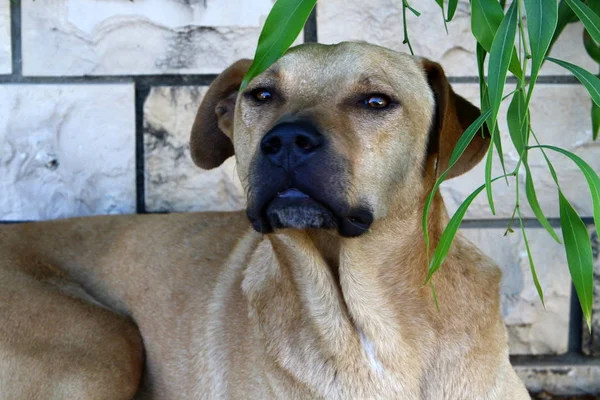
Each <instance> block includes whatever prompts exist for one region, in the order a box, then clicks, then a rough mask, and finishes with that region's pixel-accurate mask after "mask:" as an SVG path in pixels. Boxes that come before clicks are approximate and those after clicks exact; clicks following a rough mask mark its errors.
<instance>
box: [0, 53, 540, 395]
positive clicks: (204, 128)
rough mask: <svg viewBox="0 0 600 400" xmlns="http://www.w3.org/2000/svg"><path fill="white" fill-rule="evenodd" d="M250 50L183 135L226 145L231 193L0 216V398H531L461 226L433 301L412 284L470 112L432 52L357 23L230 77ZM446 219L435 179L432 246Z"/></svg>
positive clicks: (203, 155) (223, 153) (212, 153)
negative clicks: (357, 37) (398, 47)
mask: <svg viewBox="0 0 600 400" xmlns="http://www.w3.org/2000/svg"><path fill="white" fill-rule="evenodd" d="M250 65H251V61H250V60H240V61H238V62H236V63H235V64H233V65H232V66H231V67H229V68H228V69H227V70H225V71H224V72H223V73H221V74H220V75H219V76H218V77H217V78H216V80H215V81H214V82H213V83H212V85H211V86H210V88H209V90H208V92H207V94H206V96H205V98H204V99H203V101H202V104H201V105H200V107H199V110H198V113H197V117H196V120H195V122H194V125H193V128H192V132H191V139H190V151H191V155H192V158H193V160H194V162H195V163H196V164H197V165H198V166H200V167H201V168H204V169H211V168H215V167H217V166H219V165H220V164H221V163H222V162H224V161H225V160H226V159H227V158H229V157H231V156H235V158H236V162H237V172H238V174H239V177H240V180H241V182H242V185H243V187H244V188H245V190H246V194H247V208H246V210H245V213H244V212H232V213H218V212H215V213H191V214H166V215H135V216H100V217H87V218H74V219H66V220H58V221H49V222H38V223H26V224H18V225H10V226H9V225H5V226H2V227H0V257H1V258H0V278H1V279H0V317H1V320H2V324H0V397H1V398H3V399H110V400H118V399H130V398H143V399H146V398H152V399H224V398H230V399H246V398H254V399H269V398H277V399H309V398H325V399H404V400H410V399H435V400H440V399H452V400H457V399H510V400H519V399H529V396H528V394H527V391H526V390H525V387H524V385H523V383H522V382H521V381H520V380H519V379H518V377H517V375H516V374H515V372H514V370H513V368H512V367H511V365H510V362H509V357H508V345H507V332H506V328H505V326H504V324H503V321H502V318H501V315H500V305H499V293H498V291H499V282H500V278H501V274H500V271H499V269H498V268H497V267H496V266H495V265H494V264H493V262H492V261H491V260H490V259H489V258H487V257H486V256H485V255H483V254H482V253H481V252H480V251H479V250H478V249H477V248H476V247H475V246H474V245H473V244H471V243H470V242H468V241H467V240H466V239H465V238H463V237H461V236H460V234H459V235H458V236H457V238H456V239H455V241H454V244H453V246H452V248H451V250H450V252H449V253H448V256H447V258H446V261H445V262H444V264H443V265H442V267H441V269H440V270H439V271H438V272H437V273H436V274H435V275H434V276H433V283H434V284H435V290H436V293H437V306H436V302H435V300H434V298H433V296H432V293H431V290H430V288H429V286H428V285H424V281H425V278H426V275H427V269H428V264H427V260H428V254H427V250H426V246H425V243H424V239H423V231H422V227H421V216H422V212H423V208H424V203H425V199H426V197H427V195H428V193H429V191H430V190H431V189H432V187H433V184H434V182H435V180H436V179H437V177H439V175H440V174H441V173H442V172H443V171H445V170H446V169H447V168H448V165H449V158H450V154H451V152H452V149H453V148H454V146H455V144H456V143H457V141H458V139H459V138H460V136H461V135H462V134H463V132H464V131H465V129H466V128H467V127H468V126H469V125H470V124H471V123H472V122H473V121H474V120H475V119H476V118H477V117H479V115H480V111H479V110H478V109H477V108H476V107H475V106H473V105H472V104H470V103H469V102H468V101H466V100H465V99H463V98H462V97H460V96H458V95H456V94H455V93H454V91H453V90H452V88H451V86H450V84H449V83H448V81H447V79H446V77H445V75H444V72H443V70H442V68H441V67H440V65H438V64H436V63H434V62H431V61H429V60H426V59H422V58H419V57H414V56H410V55H406V54H402V53H398V52H395V51H392V50H388V49H385V48H382V47H378V46H375V45H371V44H367V43H359V42H347V43H341V44H338V45H321V44H304V45H300V46H298V47H294V48H292V49H290V50H289V51H288V52H287V53H286V54H285V55H284V56H283V57H282V58H280V59H279V60H278V61H277V62H276V63H275V64H273V65H272V66H271V67H270V68H269V69H267V70H266V71H265V72H264V73H262V74H260V75H259V76H257V77H256V78H254V79H253V80H252V81H251V82H250V83H249V85H248V86H247V87H246V88H244V89H243V90H240V86H241V82H242V79H243V77H244V75H245V73H246V71H247V70H248V69H249V67H250ZM489 142H490V137H489V132H488V131H486V130H485V129H484V130H483V131H482V132H481V133H478V134H477V135H476V136H475V138H474V139H473V141H472V142H471V144H470V145H469V147H468V148H467V149H466V151H465V154H464V155H463V156H462V157H461V158H460V160H459V161H458V163H457V164H456V165H454V166H453V167H452V168H451V169H450V171H449V173H448V177H449V178H451V177H455V176H458V175H460V174H462V173H464V172H466V171H468V170H469V169H471V168H472V167H473V166H474V165H476V164H477V163H478V162H479V161H480V160H481V159H482V157H483V155H484V154H485V153H486V151H487V149H488V147H489ZM447 222H448V215H447V212H446V209H445V206H444V203H443V199H442V198H441V196H440V194H439V193H437V194H436V195H435V198H434V201H433V203H432V207H431V211H430V215H429V231H430V235H431V243H432V245H431V247H432V248H435V245H436V244H437V242H438V240H439V237H440V235H441V232H442V231H443V229H444V227H445V225H446V224H447ZM431 254H432V253H430V254H429V256H431Z"/></svg>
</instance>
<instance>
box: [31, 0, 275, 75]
mask: <svg viewBox="0 0 600 400" xmlns="http://www.w3.org/2000/svg"><path fill="white" fill-rule="evenodd" d="M272 4H273V0H253V1H246V0H221V1H217V0H193V1H189V0H186V1H184V0H144V1H139V0H136V1H125V0H105V1H97V0H54V1H47V2H40V1H34V0H22V19H23V21H22V25H23V73H24V75H36V76H46V75H50V76H57V75H119V74H120V75H129V74H163V73H165V74H166V73H197V74H214V73H220V72H221V71H222V70H223V69H225V68H226V67H228V66H229V65H230V64H231V63H233V62H234V61H236V60H238V59H240V58H244V57H247V58H252V56H253V55H254V51H255V48H256V43H257V40H258V36H259V34H260V29H261V27H262V24H263V22H264V20H265V19H266V16H267V15H268V12H269V10H270V9H271V6H272Z"/></svg>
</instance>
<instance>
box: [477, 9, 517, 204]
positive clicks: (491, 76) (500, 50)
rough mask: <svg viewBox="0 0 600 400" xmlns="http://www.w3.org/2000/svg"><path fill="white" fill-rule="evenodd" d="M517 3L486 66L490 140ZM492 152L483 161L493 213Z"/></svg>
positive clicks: (514, 30)
mask: <svg viewBox="0 0 600 400" xmlns="http://www.w3.org/2000/svg"><path fill="white" fill-rule="evenodd" d="M517 4H518V2H513V3H512V4H511V6H510V7H509V8H508V11H507V12H506V15H505V16H504V19H503V20H502V23H501V24H500V27H499V28H498V31H497V32H496V36H495V37H494V42H493V43H492V49H491V51H490V63H489V66H488V82H489V83H488V84H489V87H488V94H489V99H490V109H491V110H492V114H491V115H490V120H491V121H490V125H491V126H492V127H494V129H493V130H492V142H495V140H496V135H499V132H496V129H495V126H496V119H497V117H498V111H499V110H500V103H501V102H502V95H503V92H504V84H505V83H506V74H507V73H508V65H509V64H510V60H511V57H512V54H513V49H514V43H515V36H516V33H517ZM492 154H493V149H492V148H490V150H488V155H487V159H486V163H485V183H486V193H487V198H488V203H489V205H490V210H491V211H492V214H495V213H496V211H495V209H494V198H493V196H492V185H490V181H491V178H492Z"/></svg>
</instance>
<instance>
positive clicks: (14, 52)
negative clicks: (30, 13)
mask: <svg viewBox="0 0 600 400" xmlns="http://www.w3.org/2000/svg"><path fill="white" fill-rule="evenodd" d="M4 1H8V0H4ZM21 43H22V41H21V2H20V1H11V2H10V47H11V49H10V50H11V61H12V74H11V75H6V76H7V77H17V78H18V77H21V76H22V75H23V56H22V49H21Z"/></svg>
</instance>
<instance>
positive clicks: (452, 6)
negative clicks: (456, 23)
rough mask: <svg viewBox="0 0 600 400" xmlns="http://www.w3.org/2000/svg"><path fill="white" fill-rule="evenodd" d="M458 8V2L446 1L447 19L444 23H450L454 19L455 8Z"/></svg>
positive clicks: (453, 0)
mask: <svg viewBox="0 0 600 400" xmlns="http://www.w3.org/2000/svg"><path fill="white" fill-rule="evenodd" d="M457 6H458V0H449V1H448V18H447V19H446V21H448V22H450V21H452V18H454V14H455V13H456V7H457Z"/></svg>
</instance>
